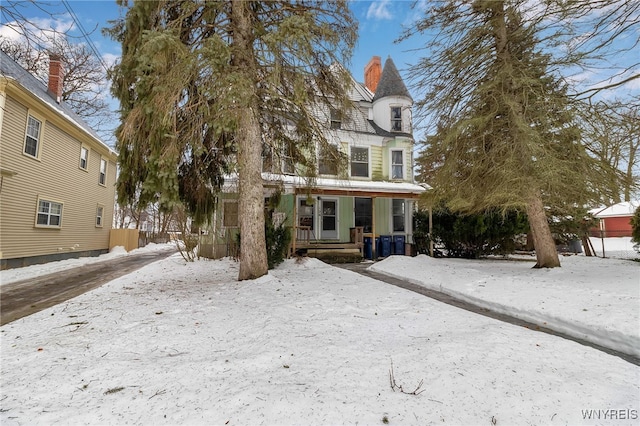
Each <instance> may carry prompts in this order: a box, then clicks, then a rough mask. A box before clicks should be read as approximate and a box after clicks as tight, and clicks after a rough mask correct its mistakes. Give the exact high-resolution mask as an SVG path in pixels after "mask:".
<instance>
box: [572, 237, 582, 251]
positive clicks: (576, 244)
mask: <svg viewBox="0 0 640 426" xmlns="http://www.w3.org/2000/svg"><path fill="white" fill-rule="evenodd" d="M569 251H570V252H571V253H582V241H580V240H578V239H576V240H571V241H569Z"/></svg>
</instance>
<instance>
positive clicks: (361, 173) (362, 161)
mask: <svg viewBox="0 0 640 426" xmlns="http://www.w3.org/2000/svg"><path fill="white" fill-rule="evenodd" d="M351 176H352V177H369V148H357V147H352V148H351Z"/></svg>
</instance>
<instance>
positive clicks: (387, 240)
mask: <svg viewBox="0 0 640 426" xmlns="http://www.w3.org/2000/svg"><path fill="white" fill-rule="evenodd" d="M379 251H380V253H379V256H380V257H389V256H391V235H380V250H379Z"/></svg>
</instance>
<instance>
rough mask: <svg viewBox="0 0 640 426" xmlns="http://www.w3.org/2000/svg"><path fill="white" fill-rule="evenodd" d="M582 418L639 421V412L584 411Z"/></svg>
mask: <svg viewBox="0 0 640 426" xmlns="http://www.w3.org/2000/svg"><path fill="white" fill-rule="evenodd" d="M582 418H583V419H584V420H636V419H638V410H632V409H628V408H627V409H619V410H611V409H609V410H582Z"/></svg>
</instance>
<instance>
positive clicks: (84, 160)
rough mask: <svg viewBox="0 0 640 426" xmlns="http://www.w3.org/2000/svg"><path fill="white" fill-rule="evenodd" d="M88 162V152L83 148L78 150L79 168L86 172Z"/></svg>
mask: <svg viewBox="0 0 640 426" xmlns="http://www.w3.org/2000/svg"><path fill="white" fill-rule="evenodd" d="M88 162H89V150H88V149H87V148H85V147H81V148H80V168H81V169H82V170H87V164H88Z"/></svg>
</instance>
